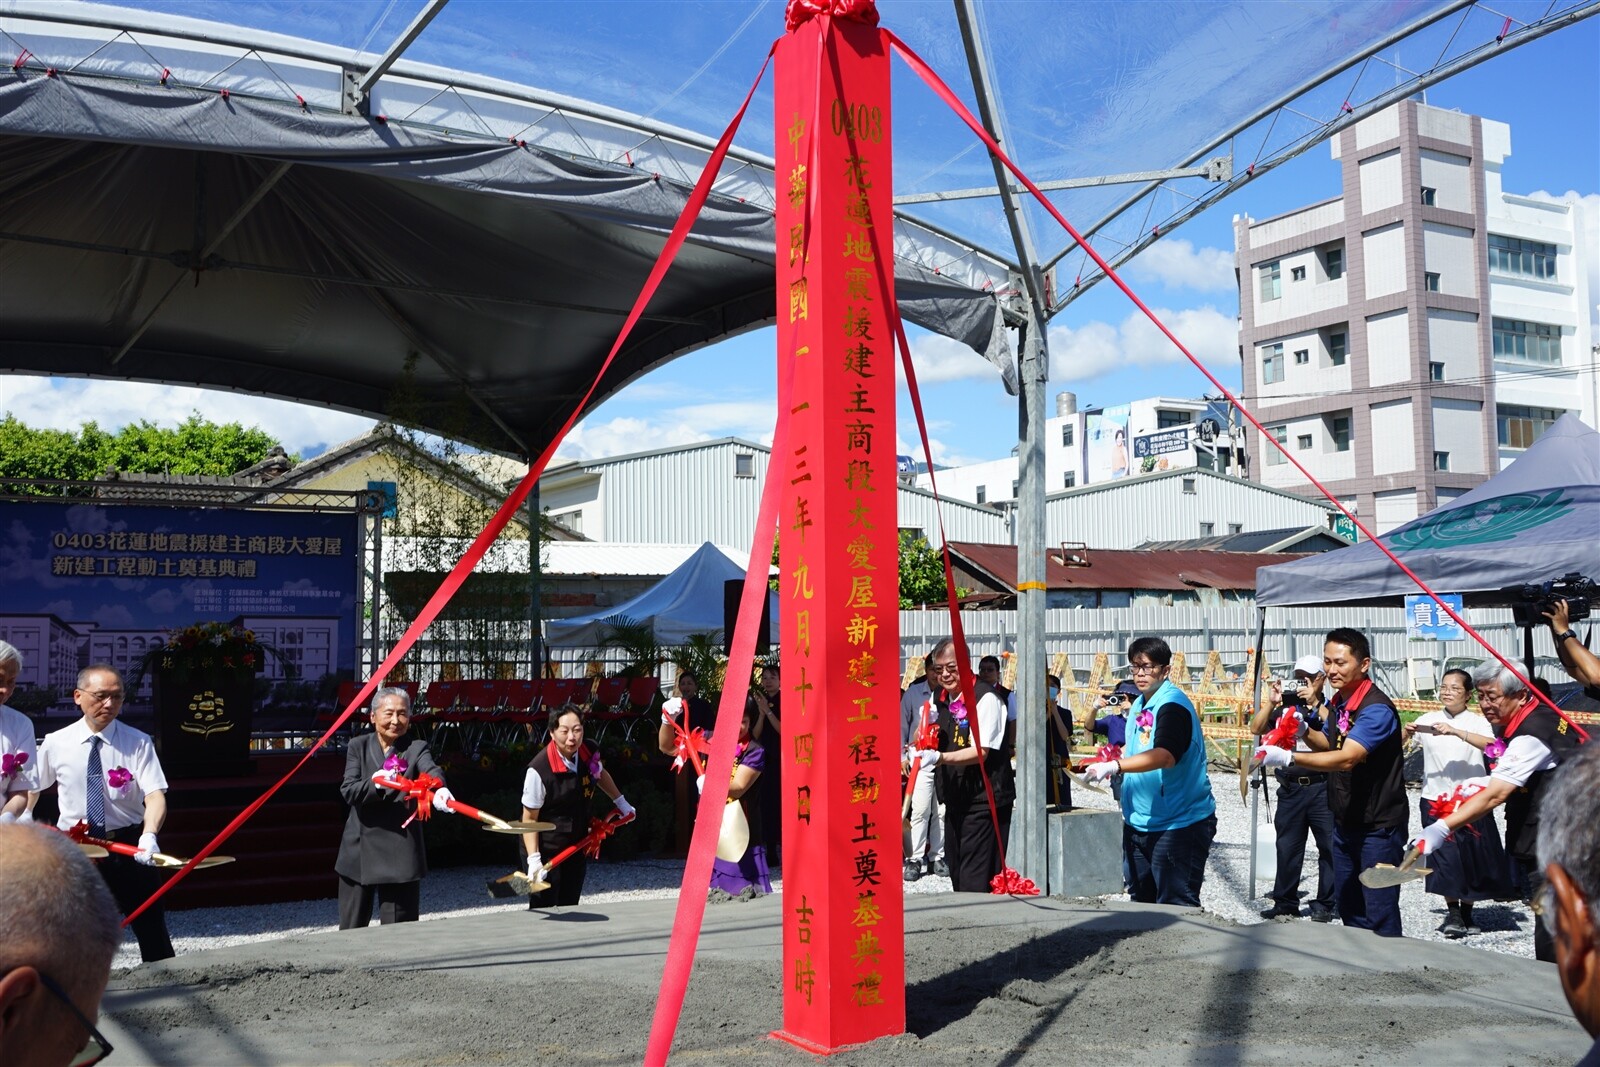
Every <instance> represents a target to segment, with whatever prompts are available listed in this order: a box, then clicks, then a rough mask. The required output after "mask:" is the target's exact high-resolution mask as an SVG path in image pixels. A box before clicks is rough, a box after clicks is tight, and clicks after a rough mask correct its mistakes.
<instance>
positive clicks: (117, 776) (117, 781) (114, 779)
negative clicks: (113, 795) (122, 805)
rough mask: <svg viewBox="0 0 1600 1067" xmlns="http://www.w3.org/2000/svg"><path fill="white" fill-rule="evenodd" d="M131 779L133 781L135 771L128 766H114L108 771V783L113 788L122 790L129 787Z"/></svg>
mask: <svg viewBox="0 0 1600 1067" xmlns="http://www.w3.org/2000/svg"><path fill="white" fill-rule="evenodd" d="M131 781H133V772H132V771H130V770H128V768H126V767H113V768H111V769H110V770H109V771H107V772H106V785H108V786H110V787H111V788H112V789H116V790H118V791H121V790H123V789H125V788H127V785H128V783H129V782H131Z"/></svg>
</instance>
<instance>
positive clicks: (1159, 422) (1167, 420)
mask: <svg viewBox="0 0 1600 1067" xmlns="http://www.w3.org/2000/svg"><path fill="white" fill-rule="evenodd" d="M1193 421H1194V412H1192V411H1163V410H1162V409H1160V408H1157V409H1156V429H1158V430H1170V429H1172V428H1173V427H1174V426H1187V425H1189V424H1190V423H1191V422H1193Z"/></svg>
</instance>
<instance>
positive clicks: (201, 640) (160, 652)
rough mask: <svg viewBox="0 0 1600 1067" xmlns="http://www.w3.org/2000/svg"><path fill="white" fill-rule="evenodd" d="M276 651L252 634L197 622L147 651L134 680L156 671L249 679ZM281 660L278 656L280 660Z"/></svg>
mask: <svg viewBox="0 0 1600 1067" xmlns="http://www.w3.org/2000/svg"><path fill="white" fill-rule="evenodd" d="M267 653H271V654H273V655H279V653H278V650H277V649H275V648H272V647H271V646H269V645H264V644H262V643H261V641H260V639H258V638H257V637H256V635H255V631H253V630H246V629H245V628H243V627H241V626H234V625H232V624H231V623H226V622H197V623H193V624H191V625H189V626H184V627H181V628H179V629H176V630H172V631H171V632H169V633H168V634H167V640H166V643H165V644H163V645H161V646H159V647H157V648H155V649H153V650H151V651H150V652H149V653H148V654H147V655H146V656H145V658H144V660H143V661H142V662H141V663H140V664H139V671H138V677H139V678H143V676H144V674H145V673H146V672H147V671H150V670H152V669H159V670H161V671H163V672H167V673H170V674H173V675H175V676H177V677H178V678H180V679H182V678H185V677H187V676H189V675H194V674H202V675H204V674H216V673H240V674H249V675H253V674H255V673H257V672H258V671H260V670H261V667H262V665H263V664H264V663H265V662H266V654H267ZM280 658H281V656H280Z"/></svg>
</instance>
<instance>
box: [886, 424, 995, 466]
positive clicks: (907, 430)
mask: <svg viewBox="0 0 1600 1067" xmlns="http://www.w3.org/2000/svg"><path fill="white" fill-rule="evenodd" d="M928 431H929V433H928V448H929V450H930V451H931V452H932V453H933V462H934V465H935V466H939V467H965V466H967V465H968V464H969V463H981V462H982V460H981V459H979V458H977V457H974V456H968V455H966V454H965V453H963V452H957V451H955V450H953V449H952V448H951V447H950V446H949V445H947V444H945V443H944V442H943V441H941V440H940V439H939V438H937V437H935V436H934V435H933V432H932V431H933V425H932V424H931V423H930V424H929V426H928ZM894 448H895V451H896V452H898V453H899V454H900V455H902V456H910V457H911V458H912V459H913V460H914V461H915V462H917V463H921V462H923V454H922V438H921V437H919V436H917V424H916V422H915V421H912V422H907V423H904V424H902V425H901V426H900V428H899V431H898V432H897V433H896V434H895V439H894Z"/></svg>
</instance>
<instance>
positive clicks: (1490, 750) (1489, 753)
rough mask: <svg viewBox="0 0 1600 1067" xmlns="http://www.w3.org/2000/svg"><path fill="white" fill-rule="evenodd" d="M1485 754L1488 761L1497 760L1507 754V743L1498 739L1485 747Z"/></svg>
mask: <svg viewBox="0 0 1600 1067" xmlns="http://www.w3.org/2000/svg"><path fill="white" fill-rule="evenodd" d="M1483 754H1484V757H1485V758H1487V759H1492V760H1497V759H1499V758H1500V757H1501V756H1504V755H1505V754H1506V743H1505V742H1504V741H1502V740H1500V738H1498V737H1497V738H1495V739H1494V740H1493V741H1490V742H1489V743H1488V744H1487V745H1484V746H1483Z"/></svg>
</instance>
